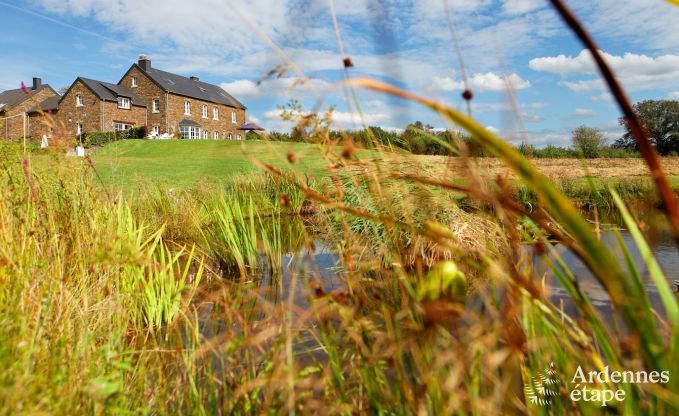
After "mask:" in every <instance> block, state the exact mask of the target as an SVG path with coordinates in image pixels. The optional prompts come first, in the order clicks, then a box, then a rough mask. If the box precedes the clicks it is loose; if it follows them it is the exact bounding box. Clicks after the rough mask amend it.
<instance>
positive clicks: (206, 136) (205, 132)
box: [203, 130, 208, 140]
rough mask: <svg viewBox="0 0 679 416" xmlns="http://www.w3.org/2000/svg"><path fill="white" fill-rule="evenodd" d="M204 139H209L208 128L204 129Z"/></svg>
mask: <svg viewBox="0 0 679 416" xmlns="http://www.w3.org/2000/svg"><path fill="white" fill-rule="evenodd" d="M203 139H205V140H207V139H208V132H207V130H203Z"/></svg>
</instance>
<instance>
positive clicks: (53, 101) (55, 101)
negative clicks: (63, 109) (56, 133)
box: [27, 95, 61, 113]
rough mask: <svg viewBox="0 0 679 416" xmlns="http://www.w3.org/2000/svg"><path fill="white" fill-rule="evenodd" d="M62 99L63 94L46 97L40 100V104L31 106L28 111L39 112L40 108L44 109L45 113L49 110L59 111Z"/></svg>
mask: <svg viewBox="0 0 679 416" xmlns="http://www.w3.org/2000/svg"><path fill="white" fill-rule="evenodd" d="M60 100H61V96H58V95H57V96H55V97H49V98H46V99H44V100H42V102H40V104H38V105H36V106H35V107H33V108H31V109H30V110H28V111H27V112H28V113H37V112H38V109H40V110H41V111H43V112H45V113H46V112H48V111H53V112H54V111H58V110H59V101H60Z"/></svg>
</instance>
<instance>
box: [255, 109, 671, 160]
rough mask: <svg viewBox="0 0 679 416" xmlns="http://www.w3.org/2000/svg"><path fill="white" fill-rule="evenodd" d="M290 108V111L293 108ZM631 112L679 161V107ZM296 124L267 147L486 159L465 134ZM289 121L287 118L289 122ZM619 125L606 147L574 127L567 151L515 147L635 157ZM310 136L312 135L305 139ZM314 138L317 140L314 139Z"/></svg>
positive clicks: (532, 152) (419, 127)
mask: <svg viewBox="0 0 679 416" xmlns="http://www.w3.org/2000/svg"><path fill="white" fill-rule="evenodd" d="M295 105H296V107H295V108H296V109H298V108H299V107H298V106H297V104H295ZM634 109H635V111H636V112H637V114H638V115H639V117H640V118H641V120H642V121H643V123H644V125H645V126H646V129H647V130H648V132H649V136H650V138H651V141H652V143H653V144H654V146H655V147H656V149H657V151H658V153H659V154H661V155H663V156H666V155H679V101H673V100H647V101H641V102H638V103H636V104H635V105H634ZM305 117H306V119H304V120H303V122H302V123H300V124H299V125H297V126H295V127H294V128H293V129H292V130H291V131H290V132H271V133H269V134H268V138H269V140H272V141H293V142H295V141H297V142H309V141H312V142H313V141H316V140H318V141H320V140H321V139H319V137H322V138H323V139H329V140H330V141H332V142H336V143H344V142H349V141H351V142H353V143H356V144H359V145H361V146H364V147H372V146H374V145H380V146H387V147H391V148H396V149H402V150H406V151H408V152H411V153H414V154H422V155H454V154H456V151H455V150H454V149H459V148H461V147H463V148H466V149H467V153H468V154H469V155H471V156H476V157H484V156H490V155H488V154H486V153H485V152H484V151H483V149H481V148H480V147H479V146H477V145H476V144H475V143H474V141H473V140H471V138H470V137H469V136H467V135H466V134H464V133H462V132H460V131H455V130H441V129H435V128H434V127H433V126H431V125H428V124H424V123H422V122H421V121H417V122H415V123H411V124H408V125H407V126H406V128H405V129H403V130H402V131H395V130H387V129H383V128H381V127H377V126H371V127H369V128H367V129H361V130H353V131H352V130H349V131H346V130H332V129H330V127H329V126H330V123H329V122H328V118H327V117H326V118H322V117H318V116H315V115H307V116H305ZM292 118H293V117H291V116H290V119H292ZM619 124H620V125H621V126H623V127H624V128H625V133H624V134H623V136H622V137H620V138H619V139H617V140H615V141H614V142H613V143H611V144H609V143H607V141H606V138H605V136H604V133H603V132H602V131H601V130H599V129H597V128H594V127H588V126H584V125H583V126H579V127H577V128H575V129H574V130H573V131H572V132H571V146H554V145H549V146H546V147H542V148H538V147H535V146H532V145H530V144H522V145H519V146H517V148H518V150H519V151H520V152H521V153H523V154H524V155H526V156H530V157H538V158H567V157H584V158H597V157H604V158H612V157H638V156H639V153H638V149H637V146H636V142H635V140H634V137H633V136H632V134H631V132H630V131H629V128H627V124H626V123H625V120H624V119H623V118H620V119H619ZM311 131H313V133H311ZM319 133H320V134H319ZM246 139H247V140H258V139H260V136H259V135H257V134H255V133H251V132H250V133H248V134H247V136H246Z"/></svg>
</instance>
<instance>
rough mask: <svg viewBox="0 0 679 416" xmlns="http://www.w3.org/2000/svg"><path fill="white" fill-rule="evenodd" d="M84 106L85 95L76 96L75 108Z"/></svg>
mask: <svg viewBox="0 0 679 416" xmlns="http://www.w3.org/2000/svg"><path fill="white" fill-rule="evenodd" d="M83 105H84V104H83V95H82V94H76V96H75V106H76V107H82V106H83Z"/></svg>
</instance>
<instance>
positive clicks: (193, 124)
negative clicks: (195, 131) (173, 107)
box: [179, 118, 200, 127]
mask: <svg viewBox="0 0 679 416" xmlns="http://www.w3.org/2000/svg"><path fill="white" fill-rule="evenodd" d="M179 125H180V126H190V127H200V124H198V123H197V122H195V121H193V120H189V119H188V118H185V119H184V120H182V121H180V122H179Z"/></svg>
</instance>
